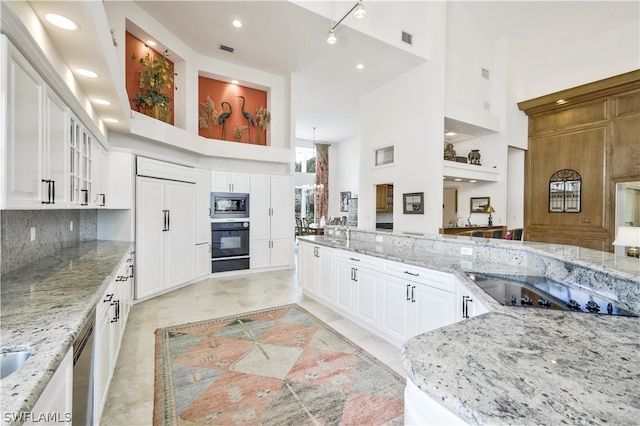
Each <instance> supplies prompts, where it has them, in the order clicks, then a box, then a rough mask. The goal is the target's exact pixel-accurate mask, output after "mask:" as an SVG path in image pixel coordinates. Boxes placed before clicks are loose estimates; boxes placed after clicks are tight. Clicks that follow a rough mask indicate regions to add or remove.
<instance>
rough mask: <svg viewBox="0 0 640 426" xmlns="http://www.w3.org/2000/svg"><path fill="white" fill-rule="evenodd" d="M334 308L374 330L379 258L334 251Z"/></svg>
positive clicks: (377, 310) (378, 299)
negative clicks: (335, 275) (335, 270)
mask: <svg viewBox="0 0 640 426" xmlns="http://www.w3.org/2000/svg"><path fill="white" fill-rule="evenodd" d="M336 258H337V270H338V272H337V282H336V299H335V301H336V305H337V306H338V307H339V308H340V309H342V310H343V311H344V312H345V313H347V314H350V315H353V316H355V317H356V318H357V319H358V320H360V321H362V322H364V323H366V324H369V325H371V326H373V327H378V323H379V315H380V309H379V303H380V296H381V294H380V282H381V280H380V271H379V270H380V259H377V258H375V257H371V256H365V255H361V254H359V253H354V252H348V251H344V250H338V251H337V254H336Z"/></svg>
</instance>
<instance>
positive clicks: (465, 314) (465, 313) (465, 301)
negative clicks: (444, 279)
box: [462, 296, 473, 319]
mask: <svg viewBox="0 0 640 426" xmlns="http://www.w3.org/2000/svg"><path fill="white" fill-rule="evenodd" d="M469 302H473V299H472V298H471V297H469V296H462V318H465V319H466V318H469Z"/></svg>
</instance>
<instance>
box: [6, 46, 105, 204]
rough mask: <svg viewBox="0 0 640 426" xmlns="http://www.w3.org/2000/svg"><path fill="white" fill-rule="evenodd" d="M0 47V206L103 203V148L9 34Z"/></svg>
mask: <svg viewBox="0 0 640 426" xmlns="http://www.w3.org/2000/svg"><path fill="white" fill-rule="evenodd" d="M0 51H1V52H0V56H1V57H0V61H1V67H0V68H1V69H0V71H1V72H0V87H1V90H0V93H2V95H3V97H2V99H0V105H1V106H0V108H1V110H0V120H1V124H2V130H3V133H2V134H0V164H2V169H3V170H4V171H3V173H4V176H3V179H2V181H3V183H2V184H0V208H5V209H30V210H33V209H42V208H45V209H46V208H54V209H64V208H75V207H81V206H90V207H100V206H103V203H102V201H103V197H98V196H97V192H96V187H95V186H96V184H98V182H96V181H95V179H96V176H94V174H93V173H94V171H93V169H94V164H95V157H94V156H95V155H96V152H97V151H101V150H102V152H98V153H97V155H98V161H100V162H103V161H104V155H103V151H104V150H103V149H102V147H101V146H100V145H99V143H97V141H95V138H94V137H93V136H92V135H91V134H90V133H89V132H88V130H87V129H86V128H85V127H84V126H83V125H82V124H81V123H80V122H79V121H78V120H77V119H76V118H75V117H72V114H71V111H70V109H69V107H68V106H67V105H66V104H65V103H64V101H63V100H62V99H61V98H60V97H59V96H58V95H57V94H56V93H55V92H54V91H53V90H51V88H49V86H47V85H46V83H45V81H44V80H43V79H42V77H41V76H40V75H39V74H38V73H37V72H36V70H35V69H34V68H33V67H32V66H31V65H30V64H29V62H28V61H27V60H26V59H25V58H24V57H23V56H22V55H21V54H20V52H19V51H18V50H17V49H16V48H15V47H14V46H13V45H12V44H11V43H10V42H9V41H8V40H7V38H6V37H5V36H0ZM99 185H101V182H100V184H98V186H99Z"/></svg>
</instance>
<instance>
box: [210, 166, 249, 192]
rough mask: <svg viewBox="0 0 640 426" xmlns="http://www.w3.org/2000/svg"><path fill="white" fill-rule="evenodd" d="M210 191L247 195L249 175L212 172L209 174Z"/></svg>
mask: <svg viewBox="0 0 640 426" xmlns="http://www.w3.org/2000/svg"><path fill="white" fill-rule="evenodd" d="M211 191H213V192H244V193H248V192H250V191H251V178H250V175H249V173H232V172H223V171H214V172H212V173H211Z"/></svg>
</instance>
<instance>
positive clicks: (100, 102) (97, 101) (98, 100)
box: [93, 98, 111, 105]
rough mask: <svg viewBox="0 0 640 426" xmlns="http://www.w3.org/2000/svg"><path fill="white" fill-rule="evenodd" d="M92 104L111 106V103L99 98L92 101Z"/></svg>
mask: <svg viewBox="0 0 640 426" xmlns="http://www.w3.org/2000/svg"><path fill="white" fill-rule="evenodd" d="M93 103H95V104H98V105H111V102H109V101H108V100H106V99H100V98H95V99H94V100H93Z"/></svg>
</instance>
